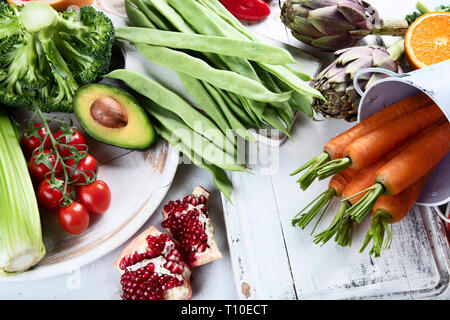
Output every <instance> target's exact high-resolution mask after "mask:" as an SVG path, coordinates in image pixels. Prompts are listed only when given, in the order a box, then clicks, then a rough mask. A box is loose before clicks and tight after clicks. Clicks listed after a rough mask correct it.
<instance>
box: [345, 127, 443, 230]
mask: <svg viewBox="0 0 450 320" xmlns="http://www.w3.org/2000/svg"><path fill="white" fill-rule="evenodd" d="M449 152H450V123H449V122H448V121H447V122H446V123H444V124H442V125H439V126H436V127H434V128H433V129H432V130H430V131H429V132H427V133H426V134H425V135H424V136H423V137H421V138H419V139H417V140H416V141H415V142H413V143H411V144H410V145H409V146H407V147H406V148H405V149H404V150H402V151H401V152H400V153H399V154H398V155H397V156H395V157H394V158H392V160H390V161H389V162H388V163H386V164H385V165H384V166H383V167H381V168H380V169H379V170H378V171H377V174H376V176H375V179H374V182H375V184H373V185H372V186H371V187H369V188H367V189H366V190H365V191H369V192H367V193H366V194H365V195H364V196H363V197H362V198H361V199H360V200H359V201H358V202H357V203H356V204H354V205H353V206H352V207H351V208H350V209H349V210H348V213H349V214H350V216H351V217H352V219H354V220H355V221H357V222H361V221H362V220H363V219H364V218H365V217H366V216H367V215H368V214H369V213H370V211H371V210H372V208H373V206H374V204H375V202H376V201H377V199H378V198H379V196H381V195H396V194H399V193H400V192H402V191H403V190H405V189H406V188H408V187H409V186H410V185H412V184H413V183H415V182H416V181H418V180H419V179H420V178H421V177H422V176H424V175H425V174H426V173H427V172H428V171H429V170H430V169H431V168H434V167H435V166H436V165H437V164H438V163H439V162H440V161H441V160H442V159H443V158H444V157H445V156H446V155H447V154H448V153H449ZM349 198H350V197H349Z"/></svg>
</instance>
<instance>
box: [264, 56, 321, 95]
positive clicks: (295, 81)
mask: <svg viewBox="0 0 450 320" xmlns="http://www.w3.org/2000/svg"><path fill="white" fill-rule="evenodd" d="M259 65H260V66H261V67H263V68H264V69H266V70H267V71H269V72H270V73H271V74H273V75H275V76H276V77H278V78H279V79H280V80H282V81H284V82H286V83H287V84H289V86H290V87H292V88H293V89H295V90H297V91H298V92H300V93H303V94H306V95H308V96H313V97H316V98H318V99H324V98H323V96H322V94H321V93H320V92H319V91H317V90H316V89H314V88H313V87H311V86H310V85H309V84H307V83H306V82H304V81H303V80H302V79H300V78H299V77H297V76H296V75H295V74H293V73H292V72H291V71H290V70H288V69H286V68H285V67H284V66H275V65H271V64H267V63H259Z"/></svg>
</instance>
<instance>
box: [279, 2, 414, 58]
mask: <svg viewBox="0 0 450 320" xmlns="http://www.w3.org/2000/svg"><path fill="white" fill-rule="evenodd" d="M281 19H282V21H283V23H284V24H285V25H286V26H287V27H288V28H289V29H291V30H292V35H293V36H294V37H296V38H297V39H298V40H300V41H302V42H304V43H307V44H309V45H311V46H314V47H317V48H319V49H322V50H326V51H335V50H338V49H343V48H348V47H352V46H354V45H355V44H356V43H357V42H358V41H359V40H361V39H362V38H364V37H365V36H367V35H369V34H378V35H404V34H405V33H406V31H407V29H408V22H407V21H406V20H405V19H400V20H390V21H387V22H386V23H384V22H383V21H382V20H381V19H380V18H379V16H378V12H377V10H376V9H375V8H374V7H372V6H371V5H370V4H369V3H367V2H366V1H363V0H287V1H286V2H285V3H284V4H283V7H282V10H281Z"/></svg>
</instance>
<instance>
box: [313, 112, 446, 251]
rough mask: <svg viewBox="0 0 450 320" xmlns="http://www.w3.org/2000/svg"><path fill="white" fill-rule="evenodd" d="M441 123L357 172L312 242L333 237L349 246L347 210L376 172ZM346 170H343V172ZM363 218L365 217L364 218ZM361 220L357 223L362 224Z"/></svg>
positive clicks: (350, 222) (356, 200) (355, 201)
mask: <svg viewBox="0 0 450 320" xmlns="http://www.w3.org/2000/svg"><path fill="white" fill-rule="evenodd" d="M441 123H444V121H440V122H438V123H437V124H435V125H434V126H432V127H430V128H427V129H426V130H423V131H421V132H419V133H417V134H416V135H414V136H413V137H411V138H409V139H408V140H407V141H405V142H403V143H402V144H401V145H400V146H399V147H397V148H396V149H394V150H391V151H390V152H388V153H387V154H385V155H384V157H382V158H381V159H379V160H378V161H376V162H375V163H373V164H371V165H370V166H368V167H366V168H364V169H363V170H361V171H359V172H358V174H357V175H356V176H355V177H354V178H353V179H352V180H351V182H349V183H348V184H347V185H346V187H345V188H344V190H343V192H342V197H343V198H344V200H342V206H341V207H340V208H339V210H338V212H337V214H336V216H335V218H334V220H333V221H332V222H331V224H330V226H329V227H328V228H327V229H325V230H324V231H323V232H321V233H319V234H317V235H316V236H315V239H314V242H315V243H316V244H318V243H320V242H322V244H325V243H326V242H327V241H328V240H330V239H331V238H332V237H333V236H334V235H336V237H335V241H336V242H337V243H338V244H339V245H341V246H346V245H348V244H351V238H352V231H353V220H352V219H351V217H350V215H349V214H348V213H347V210H348V209H349V208H350V207H351V206H352V205H354V204H356V203H357V202H358V201H359V200H360V199H362V198H363V197H364V196H365V194H366V193H367V192H368V190H367V188H369V187H370V186H371V185H373V181H374V179H375V178H376V175H377V172H378V171H379V170H380V169H381V168H382V167H383V166H385V165H386V164H387V163H389V161H391V160H392V159H394V158H395V157H396V156H398V155H399V154H400V153H401V152H402V151H404V150H406V149H407V148H408V147H409V146H410V145H412V144H413V143H415V142H416V141H417V140H418V139H421V138H422V137H425V136H426V135H427V134H428V133H430V132H432V131H433V130H434V129H435V128H438V127H439V126H440V125H441ZM346 170H348V169H345V170H344V171H343V172H345V171H346ZM364 218H365V217H364ZM362 220H363V219H361V220H360V221H358V222H362Z"/></svg>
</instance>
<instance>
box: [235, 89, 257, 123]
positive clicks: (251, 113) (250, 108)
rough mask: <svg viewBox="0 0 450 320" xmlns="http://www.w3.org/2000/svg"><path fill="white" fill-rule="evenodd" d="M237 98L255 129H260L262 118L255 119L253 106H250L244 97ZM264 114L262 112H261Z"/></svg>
mask: <svg viewBox="0 0 450 320" xmlns="http://www.w3.org/2000/svg"><path fill="white" fill-rule="evenodd" d="M237 98H238V99H239V100H240V103H241V104H242V106H243V107H244V109H245V111H246V112H247V113H248V115H249V116H250V117H251V118H252V119H253V122H254V123H255V125H256V127H258V128H261V121H262V116H261V117H259V118H258V117H257V116H256V115H255V112H254V109H255V108H254V106H252V105H250V100H248V99H245V98H244V97H241V96H237ZM263 113H264V112H263Z"/></svg>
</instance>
